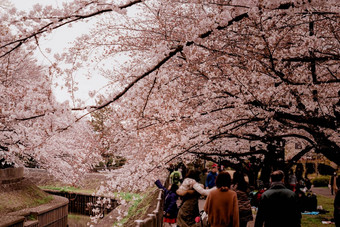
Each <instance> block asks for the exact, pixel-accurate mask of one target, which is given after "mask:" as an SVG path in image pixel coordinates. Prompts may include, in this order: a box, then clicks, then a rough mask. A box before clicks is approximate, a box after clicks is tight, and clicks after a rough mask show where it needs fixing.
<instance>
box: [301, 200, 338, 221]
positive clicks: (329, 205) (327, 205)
mask: <svg viewBox="0 0 340 227" xmlns="http://www.w3.org/2000/svg"><path fill="white" fill-rule="evenodd" d="M317 198H318V206H320V205H321V206H322V207H323V209H324V210H327V211H329V213H326V214H318V215H307V214H303V215H302V220H301V226H306V227H307V226H308V227H309V226H311V227H318V226H323V227H325V226H329V227H333V226H335V225H334V224H329V225H325V224H322V221H323V220H331V219H332V218H333V210H334V207H333V202H334V200H333V199H332V198H329V197H326V196H322V195H317Z"/></svg>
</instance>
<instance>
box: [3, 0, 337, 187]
mask: <svg viewBox="0 0 340 227" xmlns="http://www.w3.org/2000/svg"><path fill="white" fill-rule="evenodd" d="M338 12H339V4H338V3H337V2H336V1H299V0H296V1H268V2H264V1H213V2H211V1H197V0H188V1H179V0H171V1H167V2H164V1H155V0H153V1H151V0H150V1H118V2H117V1H114V2H111V1H99V0H98V1H74V2H72V3H70V4H65V6H64V8H63V9H53V8H52V7H45V8H43V7H41V6H39V5H37V6H35V7H34V10H32V11H31V12H30V13H28V14H24V13H19V12H15V11H14V10H13V12H12V15H11V17H8V16H7V18H6V14H3V16H2V18H3V20H2V21H6V23H8V24H9V25H10V27H11V28H12V27H13V29H16V31H17V32H16V36H11V37H9V36H5V38H4V39H3V40H1V47H0V50H1V54H0V57H1V59H6V58H8V56H9V55H11V54H12V53H15V52H16V51H17V50H18V49H19V48H22V46H23V45H24V44H25V47H26V48H28V49H30V48H35V47H36V45H39V38H40V37H41V36H44V35H48V33H49V32H51V31H53V30H56V29H58V28H59V27H61V26H65V25H70V24H73V23H75V22H77V21H89V20H95V21H96V22H97V26H96V28H95V29H94V30H93V31H92V32H91V34H87V35H84V36H82V37H80V38H78V39H77V41H76V42H75V45H74V47H72V48H70V49H69V50H68V52H67V53H65V54H63V55H58V56H56V59H55V63H53V64H52V65H51V67H50V73H51V74H50V75H58V76H65V78H67V79H68V80H70V74H72V73H73V72H75V71H77V70H78V69H80V68H82V67H87V69H88V71H92V72H94V71H95V72H99V73H100V74H101V75H103V76H105V77H106V78H108V79H110V80H111V83H110V85H111V86H112V93H111V94H108V95H107V98H106V100H105V101H104V102H103V103H101V104H100V105H94V106H81V105H79V106H76V107H74V108H73V110H74V111H80V110H87V111H89V113H93V112H95V111H98V110H101V109H104V108H106V107H107V106H109V105H110V106H111V107H112V108H113V109H114V110H115V114H113V117H112V118H108V119H107V123H106V125H108V126H109V128H110V130H112V133H111V135H112V137H113V138H112V140H116V141H117V143H114V144H115V146H117V147H116V150H119V151H120V152H121V153H122V155H123V156H124V157H127V158H128V163H127V165H126V166H125V167H123V169H121V170H119V171H122V172H124V173H125V174H124V176H125V177H124V178H119V179H117V178H115V179H114V180H113V181H111V182H109V183H110V186H112V188H118V189H121V188H124V187H130V188H131V189H135V190H137V189H143V188H145V187H147V186H148V185H150V182H152V181H153V180H154V179H155V178H156V177H159V175H158V173H157V174H156V173H155V171H153V170H155V168H158V167H164V165H166V163H168V162H171V161H173V160H175V159H176V158H177V157H181V158H183V159H188V160H191V159H194V158H195V157H197V156H204V157H212V158H213V157H223V158H225V159H226V160H228V161H230V163H237V162H243V160H245V159H247V158H249V157H252V156H253V157H254V156H255V157H262V156H263V155H265V156H266V157H267V156H268V155H271V154H272V153H271V149H269V148H268V146H271V145H273V144H275V143H277V141H282V140H287V141H291V142H295V141H296V142H301V143H302V144H303V145H304V146H303V149H302V150H301V152H299V153H298V154H296V155H295V156H294V157H293V158H292V159H291V160H289V161H290V163H291V164H292V163H294V162H295V161H296V160H298V159H299V158H300V157H301V156H302V155H303V154H305V153H306V152H309V151H310V150H314V151H316V152H320V153H322V154H324V155H325V156H326V157H328V158H329V159H331V160H332V161H335V162H337V164H339V160H340V158H339V156H340V149H339V142H340V141H339V121H338V118H339V49H340V48H339V13H338ZM122 58H124V59H126V60H125V61H122V60H117V59H122ZM61 64H63V67H61ZM65 65H66V66H65ZM68 82H69V81H68ZM69 84H70V83H69ZM86 116H88V115H87V114H85V115H83V116H80V117H78V118H76V119H75V120H74V122H81V121H82V120H84V119H86ZM116 126H118V127H116ZM118 140H119V142H118ZM251 147H252V150H250V148H251ZM152 171H153V172H152ZM150 174H151V177H150ZM141 179H142V181H140V180H141ZM145 179H147V180H145ZM136 182H141V183H140V184H138V185H137V184H136Z"/></svg>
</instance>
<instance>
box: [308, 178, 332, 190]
mask: <svg viewBox="0 0 340 227" xmlns="http://www.w3.org/2000/svg"><path fill="white" fill-rule="evenodd" d="M329 179H330V176H320V177H317V178H314V179H313V181H312V183H313V185H314V187H327V186H328V183H329Z"/></svg>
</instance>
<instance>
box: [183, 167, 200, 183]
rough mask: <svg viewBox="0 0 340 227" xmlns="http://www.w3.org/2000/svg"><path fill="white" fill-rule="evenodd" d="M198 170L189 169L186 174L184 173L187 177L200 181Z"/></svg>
mask: <svg viewBox="0 0 340 227" xmlns="http://www.w3.org/2000/svg"><path fill="white" fill-rule="evenodd" d="M200 173H201V172H200V171H198V170H193V169H191V170H189V172H188V174H187V175H186V177H187V178H192V179H194V180H195V181H197V182H199V181H200Z"/></svg>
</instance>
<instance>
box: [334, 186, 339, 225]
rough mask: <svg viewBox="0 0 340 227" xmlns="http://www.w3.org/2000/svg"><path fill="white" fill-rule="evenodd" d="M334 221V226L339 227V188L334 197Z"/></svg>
mask: <svg viewBox="0 0 340 227" xmlns="http://www.w3.org/2000/svg"><path fill="white" fill-rule="evenodd" d="M334 221H335V226H336V227H340V190H338V191H337V193H336V195H335V199H334Z"/></svg>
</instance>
